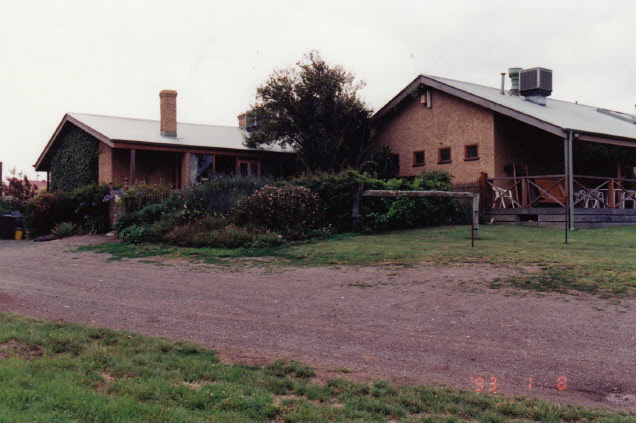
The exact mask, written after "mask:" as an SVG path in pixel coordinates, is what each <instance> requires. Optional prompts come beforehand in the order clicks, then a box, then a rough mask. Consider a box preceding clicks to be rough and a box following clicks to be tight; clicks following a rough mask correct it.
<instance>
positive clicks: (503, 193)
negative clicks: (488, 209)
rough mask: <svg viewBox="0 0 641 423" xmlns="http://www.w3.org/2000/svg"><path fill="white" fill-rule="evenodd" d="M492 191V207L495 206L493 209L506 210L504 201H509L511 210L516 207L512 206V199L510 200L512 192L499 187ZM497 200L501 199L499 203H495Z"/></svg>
mask: <svg viewBox="0 0 641 423" xmlns="http://www.w3.org/2000/svg"><path fill="white" fill-rule="evenodd" d="M492 191H494V206H496V207H495V208H499V209H506V208H507V206H506V205H505V200H506V199H509V201H510V206H512V208H515V207H516V205H515V204H514V199H513V198H512V191H508V190H506V189H503V188H499V187H492ZM499 198H500V199H501V201H500V202H499V203H496V200H498V199H499Z"/></svg>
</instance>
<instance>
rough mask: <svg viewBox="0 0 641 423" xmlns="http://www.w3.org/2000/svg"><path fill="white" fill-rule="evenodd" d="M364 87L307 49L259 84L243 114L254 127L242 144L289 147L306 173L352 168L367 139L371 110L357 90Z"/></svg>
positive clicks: (357, 160) (356, 162)
mask: <svg viewBox="0 0 641 423" xmlns="http://www.w3.org/2000/svg"><path fill="white" fill-rule="evenodd" d="M363 86H364V84H363V82H361V81H356V79H355V77H354V75H353V74H352V73H350V72H348V71H346V70H345V69H343V68H342V67H341V66H334V67H332V66H330V65H329V64H328V63H327V62H325V61H324V60H323V59H322V58H321V57H320V55H319V54H318V52H315V51H312V52H310V53H308V54H306V55H305V56H304V58H303V60H301V61H299V62H298V63H296V66H295V67H293V68H288V69H282V70H278V71H275V72H274V73H273V74H272V75H270V77H269V78H268V79H267V81H266V82H265V83H264V84H263V85H261V86H260V87H258V90H257V95H256V99H257V101H256V104H254V105H253V106H252V109H251V111H250V112H249V113H248V122H251V121H253V120H255V121H256V123H257V126H256V127H253V128H252V127H251V126H250V129H251V130H250V131H249V132H248V134H247V136H246V143H247V145H248V146H250V147H258V146H261V145H269V144H280V145H281V146H290V147H291V148H292V149H293V151H294V152H295V153H296V154H297V156H298V159H299V162H300V164H301V165H302V167H303V169H304V170H306V171H318V170H325V171H338V170H341V169H344V168H347V167H357V166H358V165H360V164H361V162H362V161H363V159H364V156H365V153H366V152H367V150H368V147H369V146H370V145H371V142H372V130H371V127H370V117H371V113H372V112H371V110H369V109H368V108H367V106H366V105H365V103H364V102H363V100H362V99H361V98H360V96H359V94H358V92H359V90H360V89H361V88H362V87H363Z"/></svg>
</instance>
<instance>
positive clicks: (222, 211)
mask: <svg viewBox="0 0 641 423" xmlns="http://www.w3.org/2000/svg"><path fill="white" fill-rule="evenodd" d="M268 182H269V180H268V179H265V178H243V177H239V176H222V177H217V178H214V179H212V180H210V181H205V182H202V183H200V184H197V185H195V186H193V187H192V188H190V189H189V190H187V191H186V192H185V193H184V195H183V197H184V201H185V205H186V209H187V210H191V211H193V212H195V213H200V214H217V215H226V214H228V213H229V212H230V211H231V210H232V209H233V207H234V206H235V205H236V203H238V201H240V200H241V199H242V198H245V197H247V196H248V195H250V194H252V193H253V192H255V191H256V190H257V189H259V188H261V187H263V186H264V185H266V184H267V183H268Z"/></svg>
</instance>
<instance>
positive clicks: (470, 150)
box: [465, 144, 479, 160]
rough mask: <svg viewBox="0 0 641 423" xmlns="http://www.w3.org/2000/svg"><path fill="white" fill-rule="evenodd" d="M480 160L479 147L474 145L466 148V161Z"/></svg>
mask: <svg viewBox="0 0 641 423" xmlns="http://www.w3.org/2000/svg"><path fill="white" fill-rule="evenodd" d="M478 159H479V145H478V144H472V145H466V146H465V160H478Z"/></svg>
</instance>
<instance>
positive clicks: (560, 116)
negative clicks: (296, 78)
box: [376, 75, 636, 139]
mask: <svg viewBox="0 0 641 423" xmlns="http://www.w3.org/2000/svg"><path fill="white" fill-rule="evenodd" d="M430 80H433V81H436V82H439V83H441V84H444V85H447V86H449V87H452V88H454V89H456V90H460V91H463V92H465V93H468V94H471V95H473V96H476V97H479V98H481V99H484V100H487V101H490V102H492V103H495V104H497V105H499V106H502V107H505V108H508V109H511V110H513V111H515V112H518V113H522V114H524V115H527V116H530V117H532V118H534V119H538V120H540V121H542V122H545V123H548V124H550V125H553V126H556V127H558V128H560V129H573V130H576V131H580V132H581V131H582V132H589V133H594V134H603V135H609V136H615V137H625V138H631V139H636V125H635V124H634V123H631V122H627V121H626V120H624V119H625V117H626V116H630V117H632V118H634V120H636V118H635V117H634V116H633V115H628V114H625V113H620V112H614V113H610V114H608V113H603V112H601V111H597V109H598V108H597V107H592V106H586V105H583V104H576V103H572V102H567V101H562V100H555V99H553V98H547V101H546V103H547V104H546V105H545V106H540V105H538V104H535V103H532V102H529V101H526V100H525V99H524V98H523V97H519V96H510V95H509V94H508V92H507V91H506V93H505V94H501V91H500V90H499V89H498V88H493V87H486V86H483V85H477V84H473V83H470V82H462V81H456V80H453V79H448V78H442V77H439V76H428V75H420V76H419V77H418V78H417V79H415V80H414V82H413V83H412V84H419V83H425V84H427V85H429V83H430ZM412 84H410V86H408V88H409V87H411V85H412ZM406 90H407V89H406ZM404 91H405V90H404ZM402 94H403V92H401V93H400V94H399V95H402ZM397 97H398V96H397ZM395 99H396V98H395ZM394 104H395V103H394V100H392V101H390V103H388V104H386V105H385V106H384V107H382V108H381V110H379V111H378V112H377V113H376V114H377V115H383V114H385V113H387V112H388V111H389V110H391V108H392V107H393V106H394ZM617 113H618V114H619V117H616V116H615V115H616V114H617ZM621 115H623V116H621ZM621 117H623V118H624V119H621Z"/></svg>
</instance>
